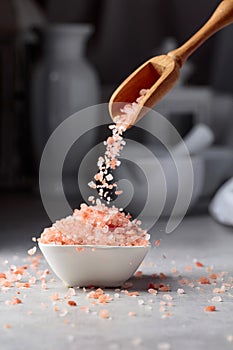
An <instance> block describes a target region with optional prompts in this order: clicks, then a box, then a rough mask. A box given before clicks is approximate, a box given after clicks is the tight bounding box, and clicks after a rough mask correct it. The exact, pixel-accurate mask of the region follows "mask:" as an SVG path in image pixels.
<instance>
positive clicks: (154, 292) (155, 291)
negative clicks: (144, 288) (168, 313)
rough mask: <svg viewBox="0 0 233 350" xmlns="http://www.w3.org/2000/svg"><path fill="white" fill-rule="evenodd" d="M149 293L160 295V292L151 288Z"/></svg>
mask: <svg viewBox="0 0 233 350" xmlns="http://www.w3.org/2000/svg"><path fill="white" fill-rule="evenodd" d="M148 293H150V294H152V295H157V294H158V291H157V290H156V289H154V288H149V289H148Z"/></svg>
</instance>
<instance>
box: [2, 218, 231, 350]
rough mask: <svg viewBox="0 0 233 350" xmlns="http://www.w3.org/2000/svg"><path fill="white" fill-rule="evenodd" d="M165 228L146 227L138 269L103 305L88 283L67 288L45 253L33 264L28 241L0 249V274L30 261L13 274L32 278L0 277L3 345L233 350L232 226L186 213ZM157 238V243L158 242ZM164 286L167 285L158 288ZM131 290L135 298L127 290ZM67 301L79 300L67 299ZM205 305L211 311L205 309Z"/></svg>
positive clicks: (14, 348)
mask: <svg viewBox="0 0 233 350" xmlns="http://www.w3.org/2000/svg"><path fill="white" fill-rule="evenodd" d="M23 222H24V225H25V227H26V226H27V221H26V220H24V221H23ZM162 226H163V225H162V224H161V223H158V224H157V225H156V227H155V228H154V230H152V232H151V243H152V248H151V250H150V252H149V254H148V255H147V257H146V259H145V260H144V262H143V264H142V265H141V266H140V268H139V270H140V271H142V275H140V274H138V275H139V276H138V277H136V276H134V277H133V278H132V279H131V280H130V281H129V283H127V285H126V286H124V287H122V288H121V289H120V290H115V289H104V293H107V294H109V295H110V296H111V297H112V300H111V301H109V302H108V303H107V304H105V305H104V304H101V303H99V301H98V299H92V298H88V293H89V292H90V290H88V289H87V290H85V289H82V288H79V289H75V290H73V289H71V290H68V289H67V288H66V287H65V286H64V285H63V284H62V282H61V281H60V280H59V279H58V278H57V277H56V276H54V275H53V273H52V272H51V271H50V268H49V267H48V265H47V263H46V262H45V261H44V259H43V258H41V259H40V260H39V265H38V266H37V267H36V268H34V269H33V266H34V265H33V266H32V259H33V258H35V256H33V257H29V256H28V255H27V249H28V248H29V247H30V246H32V244H31V242H30V243H29V244H28V245H27V244H25V246H23V247H22V246H20V245H16V246H14V245H13V244H11V245H10V246H9V247H7V245H5V247H2V248H1V250H0V272H2V273H5V272H7V271H9V270H10V269H11V271H15V269H16V268H17V267H19V266H20V267H22V266H24V265H27V267H28V268H27V270H26V269H25V272H24V274H23V275H20V273H19V274H17V273H16V274H15V276H18V277H19V279H20V278H21V280H19V281H18V282H20V283H23V282H28V281H29V279H30V283H31V286H30V288H23V287H22V286H23V285H20V284H17V282H13V283H12V287H10V288H8V287H7V286H4V284H3V282H1V290H0V310H1V312H0V340H1V346H0V348H1V350H21V349H22V350H25V349H29V348H32V349H33V350H37V349H43V350H46V349H56V350H63V349H96V350H99V349H106V350H108V349H109V350H114V349H126V350H130V349H138V350H141V349H159V350H168V349H189V350H194V349H195V350H196V349H233V229H232V228H228V227H223V226H220V225H218V224H217V223H216V222H214V221H213V220H212V219H211V218H210V217H209V216H208V215H202V216H190V217H187V218H185V219H184V220H183V222H182V223H181V224H180V226H179V227H178V228H177V229H176V231H175V232H173V233H172V234H169V235H167V234H165V233H164V232H163V228H162ZM31 227H33V225H32V223H31V224H30V228H31ZM5 229H6V226H5ZM8 230H9V228H8ZM15 230H16V231H17V229H16V228H15ZM21 230H22V227H21ZM8 234H9V232H8ZM32 235H34V234H32ZM157 239H160V240H161V243H160V245H159V246H158V247H155V245H154V242H155V240H157ZM37 254H39V252H38V253H37ZM196 262H201V263H202V264H203V266H202V267H198V266H197V265H200V264H196ZM34 267H35V266H34ZM46 269H49V272H50V273H49V274H47V270H46ZM21 273H22V271H21ZM161 273H162V274H161ZM11 274H12V273H11ZM154 274H157V277H156V276H155V275H154ZM214 274H216V275H217V276H214ZM20 276H22V277H20ZM32 277H35V279H36V281H35V279H34V278H32ZM202 277H206V278H207V279H206V278H205V279H203V278H202ZM211 277H212V278H211ZM213 277H217V279H215V278H213ZM31 278H32V279H31ZM2 281H3V280H2ZM43 281H45V282H43ZM201 282H205V283H207V284H203V283H201ZM151 283H153V284H155V285H156V288H158V287H159V286H160V289H162V290H159V291H158V293H157V295H152V294H150V293H148V285H149V284H150V286H151ZM164 285H165V286H167V285H169V287H170V289H171V291H168V292H166V291H163V288H161V286H164ZM178 288H180V289H183V290H184V294H178V293H177V290H178ZM216 288H217V289H216ZM214 289H215V292H214ZM132 291H137V292H138V296H130V294H128V293H130V292H132ZM216 291H218V293H216ZM74 292H75V295H73V294H74ZM55 293H57V294H55ZM67 293H68V294H67ZM69 293H70V294H71V295H70V296H69ZM16 298H18V299H20V301H21V303H19V304H17V301H16V300H17V299H16ZM213 298H214V299H213ZM53 299H55V300H53ZM71 300H72V301H75V303H76V306H71V305H69V304H68V302H69V301H71ZM12 302H13V303H12ZM208 305H214V306H215V307H216V311H214V312H206V311H205V310H204V308H205V307H206V306H208ZM102 309H107V310H108V312H109V318H108V319H103V318H101V317H100V315H99V313H100V311H101V310H102ZM132 313H133V315H132Z"/></svg>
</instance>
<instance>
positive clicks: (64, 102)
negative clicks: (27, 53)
mask: <svg viewBox="0 0 233 350" xmlns="http://www.w3.org/2000/svg"><path fill="white" fill-rule="evenodd" d="M92 32H93V27H92V26H91V25H89V24H56V25H51V26H49V27H48V28H47V30H46V31H45V49H44V55H43V59H42V60H41V61H40V62H39V64H38V66H37V67H36V69H35V72H34V74H33V78H32V98H31V101H32V103H31V105H32V108H31V109H32V111H31V116H32V133H33V139H34V148H35V157H36V159H37V161H39V160H40V157H41V154H42V151H43V148H44V145H45V143H46V141H47V139H48V137H49V135H50V134H51V133H52V132H53V131H54V130H55V129H56V127H57V126H58V125H59V124H60V123H61V122H63V121H64V120H65V119H66V118H67V117H69V116H70V115H72V114H73V113H75V112H77V111H79V110H81V109H83V108H86V107H88V106H91V105H95V104H97V103H99V91H100V89H99V81H98V76H97V73H96V72H95V70H94V68H93V67H92V65H91V64H90V63H89V62H88V60H87V58H86V55H85V47H86V42H87V39H88V38H89V36H90V35H91V33H92Z"/></svg>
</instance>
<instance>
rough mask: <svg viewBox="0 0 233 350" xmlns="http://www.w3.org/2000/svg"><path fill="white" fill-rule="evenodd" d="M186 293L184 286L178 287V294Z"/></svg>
mask: <svg viewBox="0 0 233 350" xmlns="http://www.w3.org/2000/svg"><path fill="white" fill-rule="evenodd" d="M184 293H185V291H184V289H183V288H178V289H177V294H184Z"/></svg>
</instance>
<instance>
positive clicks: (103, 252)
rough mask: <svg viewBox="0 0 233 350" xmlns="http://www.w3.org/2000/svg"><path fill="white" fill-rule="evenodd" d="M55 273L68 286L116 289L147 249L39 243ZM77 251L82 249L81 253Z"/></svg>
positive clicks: (131, 272)
mask: <svg viewBox="0 0 233 350" xmlns="http://www.w3.org/2000/svg"><path fill="white" fill-rule="evenodd" d="M39 247H40V250H41V251H42V253H43V255H44V257H45V259H46V260H47V262H48V264H49V265H50V267H51V269H52V270H53V271H54V273H55V274H56V275H57V276H58V277H59V278H60V279H61V280H62V281H63V282H64V283H65V285H67V286H79V287H84V286H90V285H94V286H98V287H118V286H121V285H122V284H123V283H124V282H125V281H127V280H128V279H129V278H130V277H131V276H132V275H133V274H134V272H135V271H136V270H137V268H138V267H139V265H140V264H141V262H142V261H143V259H144V258H145V256H146V254H147V252H148V251H149V249H150V246H147V247H143V246H134V247H126V246H124V247H119V246H87V245H86V246H85V245H84V246H80V245H54V244H43V243H39ZM80 248H83V249H81V250H80Z"/></svg>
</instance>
